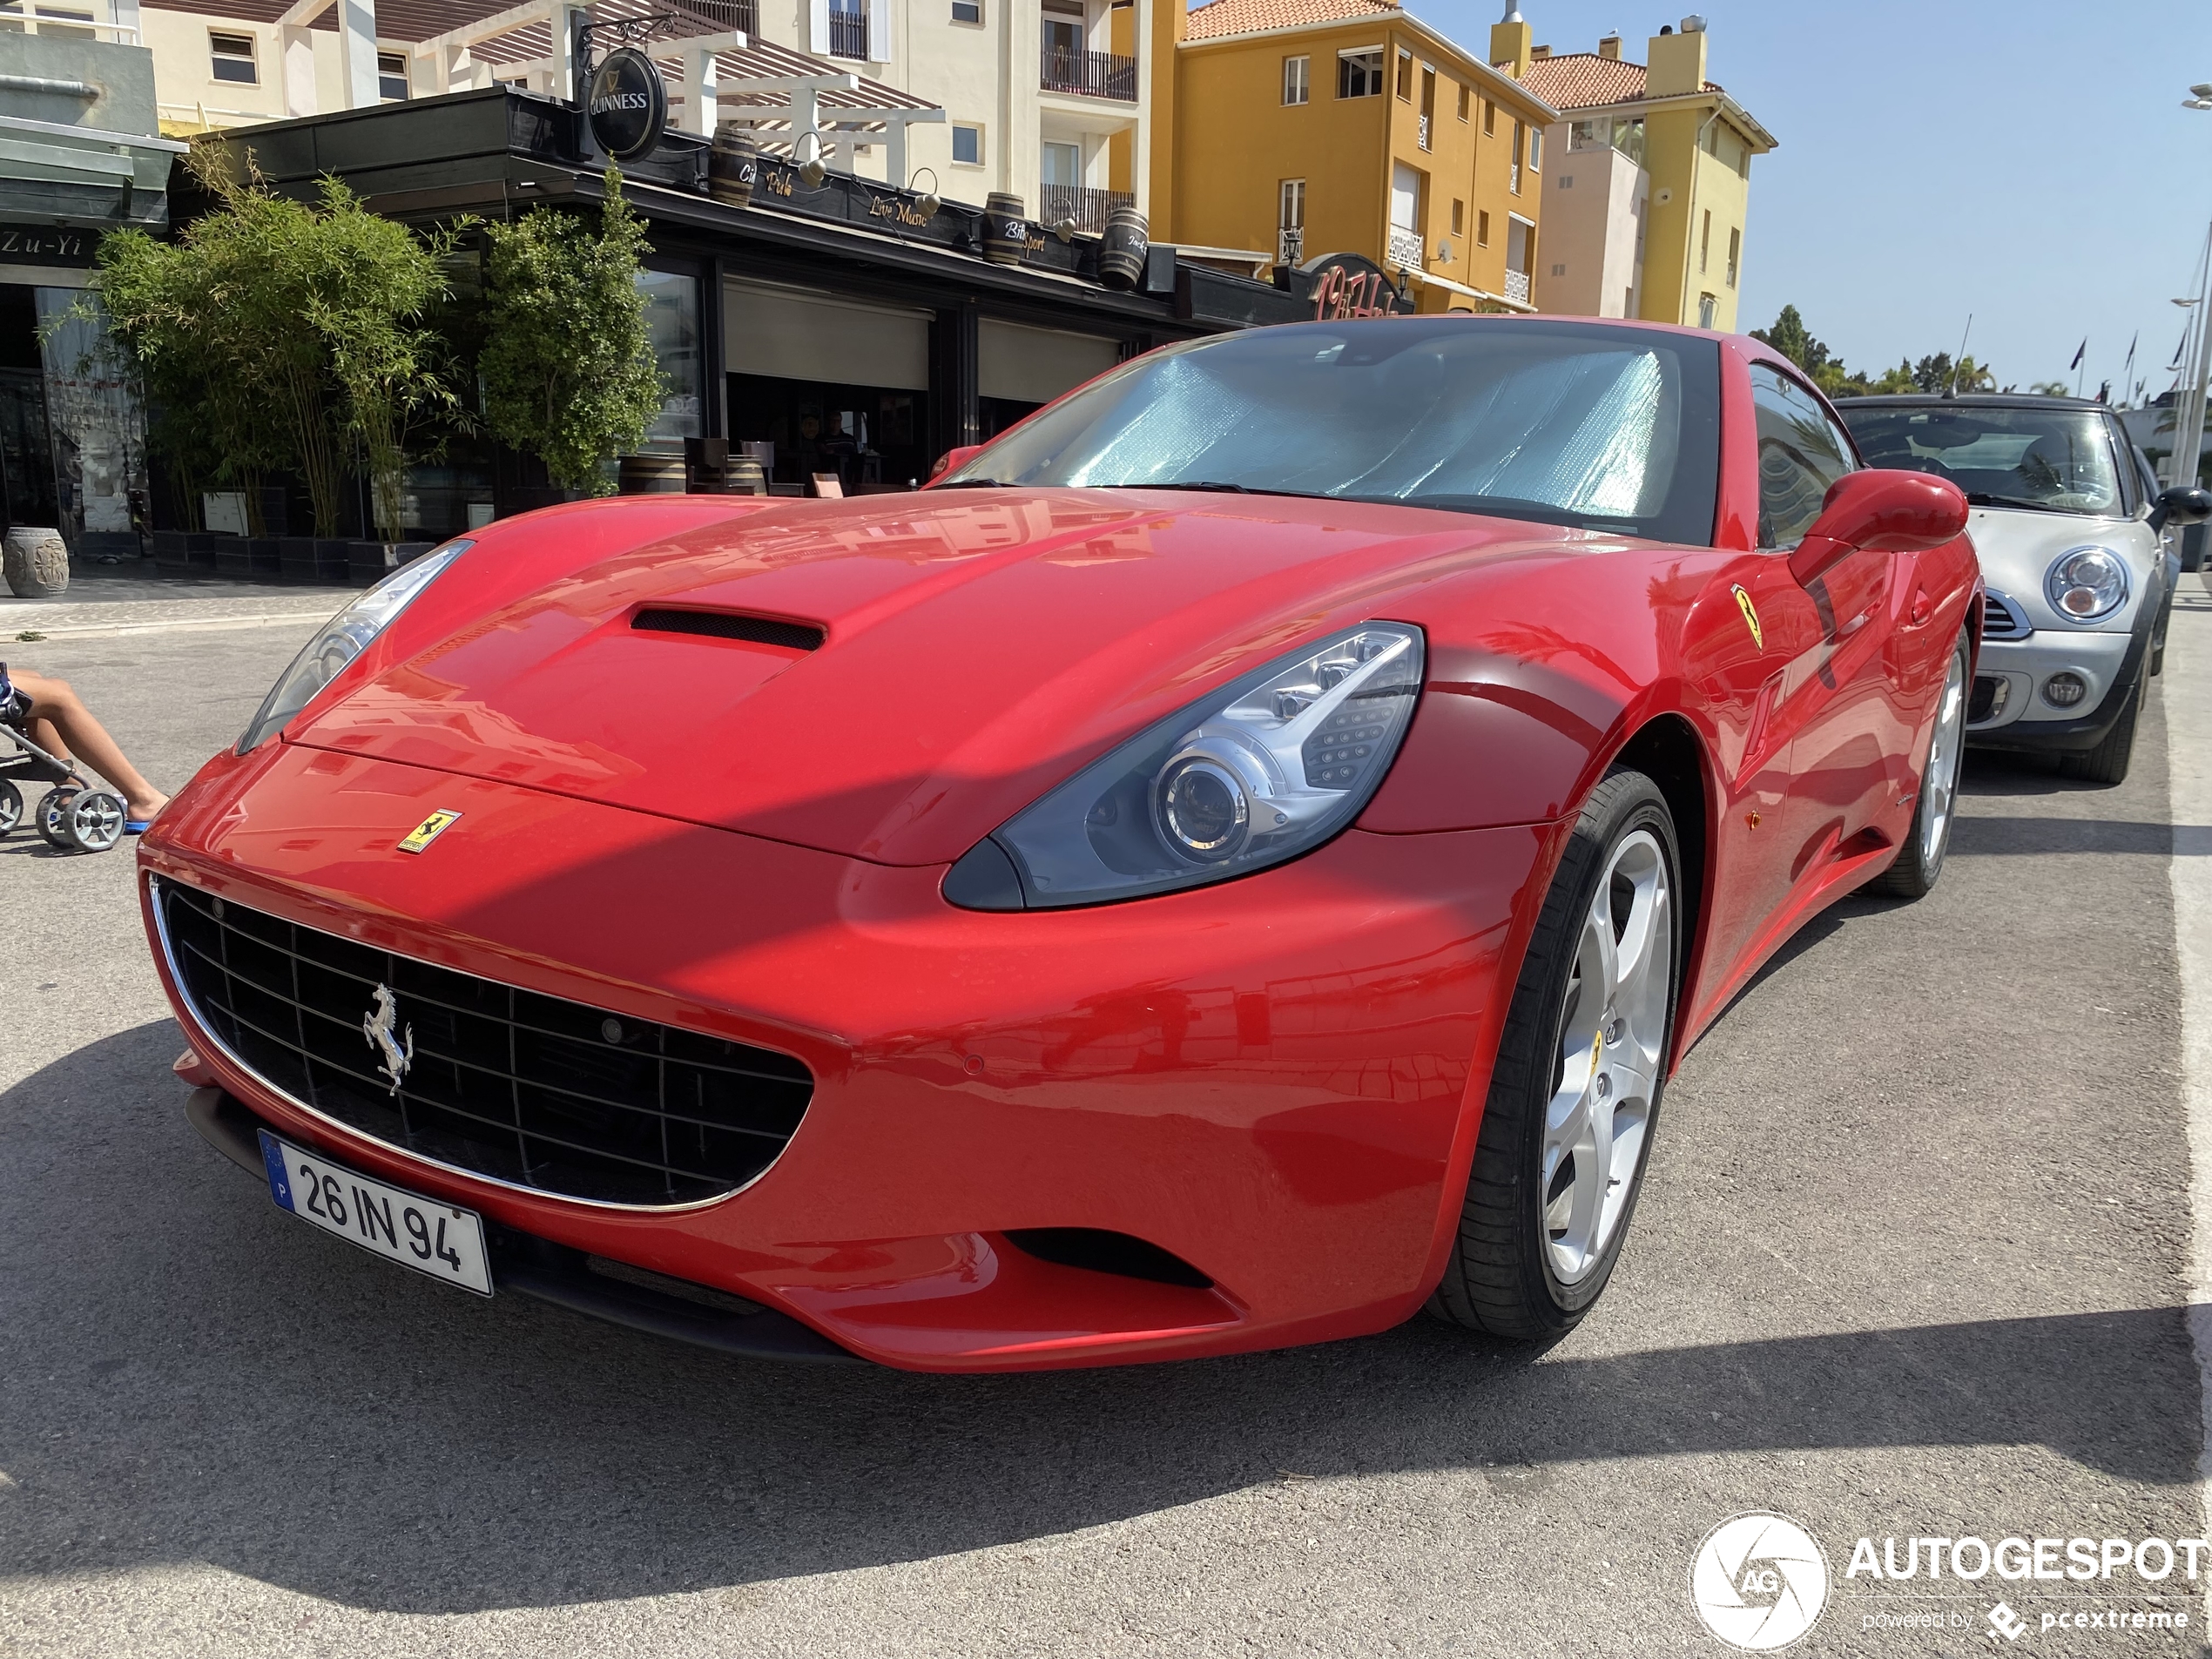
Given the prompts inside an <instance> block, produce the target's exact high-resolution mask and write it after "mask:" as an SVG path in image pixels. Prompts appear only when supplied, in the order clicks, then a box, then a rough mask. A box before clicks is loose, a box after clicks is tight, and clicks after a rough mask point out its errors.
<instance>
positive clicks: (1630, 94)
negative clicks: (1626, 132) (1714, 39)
mask: <svg viewBox="0 0 2212 1659" xmlns="http://www.w3.org/2000/svg"><path fill="white" fill-rule="evenodd" d="M1196 15H1197V14H1196V13H1195V12H1194V13H1193V14H1192V16H1194V17H1195V16H1196ZM1521 84H1522V85H1523V86H1525V87H1527V89H1528V90H1529V91H1532V92H1534V94H1535V95H1536V96H1537V97H1538V98H1541V99H1543V100H1544V102H1545V103H1547V104H1548V105H1551V106H1552V108H1554V110H1587V109H1591V108H1594V107H1595V106H1596V105H1601V104H1633V103H1635V101H1636V100H1637V99H1638V98H1642V97H1643V96H1644V67H1643V65H1642V64H1630V63H1624V62H1622V60H1621V59H1619V58H1616V57H1599V56H1598V55H1597V54H1596V53H1595V52H1562V53H1561V54H1560V55H1559V56H1558V57H1540V58H1538V59H1536V61H1535V62H1534V63H1532V64H1529V65H1528V72H1527V74H1525V75H1523V76H1522V77H1521ZM1705 90H1706V91H1709V92H1717V91H1720V90H1721V89H1720V87H1719V86H1718V85H1716V84H1714V83H1713V82H1711V81H1707V82H1706V83H1705Z"/></svg>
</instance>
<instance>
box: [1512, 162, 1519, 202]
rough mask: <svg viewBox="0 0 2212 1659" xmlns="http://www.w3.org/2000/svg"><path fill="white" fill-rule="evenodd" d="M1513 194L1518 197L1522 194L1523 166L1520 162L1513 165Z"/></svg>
mask: <svg viewBox="0 0 2212 1659" xmlns="http://www.w3.org/2000/svg"><path fill="white" fill-rule="evenodd" d="M1513 193H1514V195H1516V196H1518V195H1519V194H1521V164H1520V163H1519V162H1518V161H1516V162H1514V164H1513Z"/></svg>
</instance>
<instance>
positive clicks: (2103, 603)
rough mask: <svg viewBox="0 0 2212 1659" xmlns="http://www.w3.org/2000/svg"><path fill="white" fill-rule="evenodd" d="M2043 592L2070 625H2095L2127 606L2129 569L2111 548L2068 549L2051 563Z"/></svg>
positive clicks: (2053, 607) (2052, 606)
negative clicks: (2092, 623)
mask: <svg viewBox="0 0 2212 1659" xmlns="http://www.w3.org/2000/svg"><path fill="white" fill-rule="evenodd" d="M2043 591H2044V592H2045V594H2047V596H2048V597H2049V598H2050V601H2051V608H2052V609H2053V610H2055V611H2057V612H2058V613H2059V615H2060V616H2061V617H2065V618H2066V619H2067V621H2068V622H2094V621H2096V620H2097V619H2098V618H2099V617H2108V616H2110V615H2111V614H2112V613H2113V612H2114V611H2115V610H2119V609H2120V607H2121V606H2122V605H2124V604H2127V603H2128V567H2127V566H2126V565H2124V564H2122V563H2121V562H2120V559H2119V557H2118V556H2116V555H2115V554H2114V553H2113V552H2112V550H2110V549H2108V548H2101V547H2076V548H2069V549H2067V551H2065V552H2063V553H2061V554H2060V555H2059V556H2058V557H2057V558H2056V559H2054V560H2053V561H2052V563H2051V569H2050V571H2049V573H2048V574H2047V575H2046V576H2045V577H2044V578H2043Z"/></svg>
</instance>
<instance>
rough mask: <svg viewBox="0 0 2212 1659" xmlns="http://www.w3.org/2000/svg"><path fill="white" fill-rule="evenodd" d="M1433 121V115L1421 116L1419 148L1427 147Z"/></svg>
mask: <svg viewBox="0 0 2212 1659" xmlns="http://www.w3.org/2000/svg"><path fill="white" fill-rule="evenodd" d="M1434 123H1435V118H1434V117H1433V116H1427V115H1424V116H1423V117H1421V148H1422V149H1424V150H1426V149H1427V148H1428V147H1429V138H1430V136H1431V129H1432V127H1433V125H1434Z"/></svg>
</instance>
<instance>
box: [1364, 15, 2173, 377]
mask: <svg viewBox="0 0 2212 1659" xmlns="http://www.w3.org/2000/svg"><path fill="white" fill-rule="evenodd" d="M1406 9H1407V10H1409V11H1411V12H1413V14H1414V15H1415V16H1417V17H1420V18H1421V19H1422V20H1423V21H1424V22H1426V23H1428V24H1432V25H1433V26H1434V27H1436V28H1438V29H1440V30H1442V31H1443V32H1445V33H1446V34H1448V35H1450V36H1451V37H1453V38H1454V39H1456V40H1459V41H1460V42H1462V43H1464V44H1467V45H1468V46H1470V47H1472V48H1474V50H1476V51H1481V50H1483V49H1484V47H1485V46H1486V44H1487V41H1488V39H1489V28H1490V25H1491V24H1494V23H1495V22H1496V21H1497V20H1498V19H1499V18H1500V17H1502V16H1503V15H1504V12H1505V7H1504V5H1503V4H1502V3H1499V0H1406ZM1702 10H1703V15H1704V17H1705V19H1706V27H1707V30H1708V31H1709V32H1710V34H1711V36H1712V40H1711V44H1710V46H1709V48H1708V52H1709V56H1708V58H1707V74H1708V76H1709V77H1710V78H1711V79H1713V80H1715V81H1717V82H1718V83H1719V84H1721V85H1723V86H1724V87H1726V88H1727V89H1728V91H1730V94H1731V95H1733V96H1734V97H1735V98H1736V99H1737V102H1738V103H1740V104H1741V105H1743V107H1744V108H1745V109H1747V110H1749V111H1750V112H1751V114H1752V115H1753V116H1755V117H1756V118H1757V119H1758V120H1759V121H1760V122H1761V123H1762V124H1764V125H1765V127H1766V129H1767V130H1768V131H1769V132H1771V133H1773V134H1774V136H1775V138H1776V139H1777V141H1778V144H1779V148H1777V150H1776V151H1775V152H1773V153H1772V154H1770V155H1766V156H1762V157H1760V158H1758V159H1757V160H1756V161H1754V162H1753V163H1752V168H1751V195H1750V225H1749V226H1748V227H1747V230H1746V233H1745V237H1744V244H1745V246H1744V273H1743V303H1742V314H1741V317H1740V319H1739V325H1738V326H1739V327H1744V328H1750V327H1764V326H1765V325H1766V324H1767V323H1769V322H1770V321H1771V320H1773V319H1774V317H1775V315H1776V314H1777V313H1778V312H1779V311H1780V310H1781V308H1782V307H1783V306H1784V305H1785V304H1790V305H1795V306H1796V307H1797V309H1798V311H1799V312H1800V313H1801V314H1803V315H1804V320H1805V326H1806V327H1809V328H1810V329H1811V330H1812V332H1813V334H1816V335H1817V337H1819V338H1820V339H1821V340H1823V341H1825V342H1826V343H1827V344H1828V346H1829V347H1830V349H1831V350H1832V351H1834V352H1836V353H1838V354H1840V355H1841V356H1842V357H1843V359H1844V361H1845V362H1847V363H1848V364H1850V365H1851V368H1854V369H1861V368H1863V369H1867V370H1879V369H1881V368H1885V367H1889V366H1892V365H1894V364H1895V363H1896V362H1897V361H1898V358H1899V357H1900V356H1910V357H1912V358H1915V359H1917V358H1919V357H1921V356H1924V355H1925V354H1929V353H1932V352H1939V351H1941V352H1950V353H1952V354H1956V353H1957V352H1958V350H1959V336H1960V334H1961V332H1962V331H1963V330H1964V329H1965V327H1966V319H1967V315H1968V314H1969V313H1971V314H1973V337H1972V338H1971V340H1969V341H1968V342H1967V346H1966V349H1967V351H1968V352H1970V353H1971V354H1973V356H1974V358H1975V359H1976V360H1977V361H1980V362H1983V363H1986V364H1987V365H1988V366H1989V368H1990V369H1991V371H1992V372H1993V374H1995V375H1996V376H1997V381H1998V383H1999V384H2000V385H2007V384H2018V385H2020V386H2022V387H2026V386H2028V385H2030V384H2032V383H2033V382H2034V381H2050V380H2063V381H2066V382H2067V385H2068V386H2069V387H2071V386H2072V385H2073V384H2074V371H2073V370H2071V369H2070V368H2068V367H2067V365H2068V364H2069V362H2070V361H2072V359H2073V357H2074V350H2075V347H2077V346H2079V345H2080V342H2081V341H2082V339H2083V338H2084V337H2085V336H2086V337H2087V340H2088V352H2087V356H2086V357H2085V358H2084V360H2083V363H2082V369H2081V373H2082V376H2083V381H2082V384H2083V388H2084V389H2085V390H2086V391H2087V393H2088V394H2089V395H2092V396H2094V395H2095V393H2096V389H2097V385H2098V382H2099V381H2102V380H2106V379H2109V380H2111V381H2113V382H2114V395H2115V397H2117V396H2118V395H2120V388H2121V368H2122V366H2123V362H2124V360H2125V358H2126V356H2127V353H2128V341H2129V340H2130V338H2131V337H2133V336H2134V335H2136V334H2140V335H2141V344H2140V346H2139V347H2137V350H2136V354H2135V370H2134V378H2135V379H2138V380H2147V381H2148V382H2149V394H2150V395H2153V396H2155V395H2157V394H2158V393H2159V392H2161V391H2162V390H2164V389H2165V388H2168V386H2170V385H2171V384H2172V383H2173V378H2172V376H2171V374H2168V372H2167V370H2166V368H2165V366H2166V364H2167V363H2168V361H2169V360H2171V359H2172V357H2173V356H2174V353H2175V347H2177V346H2178V345H2179V344H2180V342H2181V338H2182V327H2183V325H2184V323H2185V321H2186V317H2185V314H2183V312H2182V310H2181V309H2179V308H2178V307H2175V305H2173V304H2172V303H2171V301H2172V299H2173V297H2174V296H2175V295H2180V294H2186V293H2189V292H2191V286H2190V285H2191V282H2192V280H2193V278H2194V276H2195V272H2196V270H2197V265H2198V260H2199V257H2200V253H2201V251H2202V247H2203V246H2204V239H2205V233H2206V226H2207V224H2208V221H2212V111H2191V110H2185V109H2183V108H2182V100H2183V99H2184V98H2187V97H2188V88H2189V86H2190V85H2191V84H2193V83H2195V82H2198V81H2212V3H2208V0H2096V3H2086V0H2076V3H2073V4H2067V5H2060V4H2055V3H2050V0H2012V3H2005V4H1999V3H1993V0H1917V3H1905V0H1858V3H1855V4H1852V5H1849V6H1842V5H1832V4H1814V3H1803V0H1705V3H1704V4H1703V8H1702ZM1521 15H1522V16H1523V17H1526V18H1527V21H1528V23H1529V24H1530V25H1531V26H1532V27H1533V28H1534V30H1535V37H1536V40H1537V42H1538V44H1548V45H1549V46H1550V47H1551V48H1552V49H1553V51H1558V52H1568V51H1593V50H1595V46H1596V43H1597V40H1598V37H1600V36H1601V35H1605V34H1608V33H1612V32H1614V31H1615V30H1617V31H1618V32H1619V33H1620V34H1621V36H1622V56H1623V57H1629V58H1633V59H1635V61H1637V62H1642V61H1644V57H1645V52H1644V42H1645V41H1646V40H1648V39H1649V37H1651V36H1653V35H1655V34H1656V33H1658V32H1659V27H1660V25H1661V24H1673V23H1678V22H1679V20H1680V17H1681V16H1682V13H1681V12H1680V11H1669V10H1663V9H1662V6H1660V5H1658V4H1655V3H1650V0H1646V3H1645V4H1644V6H1643V7H1642V10H1637V9H1636V8H1635V7H1633V6H1631V5H1629V4H1625V3H1623V0H1524V3H1523V4H1522V5H1521Z"/></svg>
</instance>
